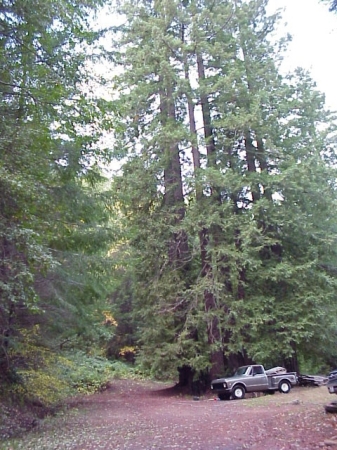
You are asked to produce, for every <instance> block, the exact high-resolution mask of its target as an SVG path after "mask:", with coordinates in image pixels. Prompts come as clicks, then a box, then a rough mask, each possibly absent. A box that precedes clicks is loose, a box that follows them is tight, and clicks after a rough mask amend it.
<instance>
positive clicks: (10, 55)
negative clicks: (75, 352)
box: [0, 0, 102, 374]
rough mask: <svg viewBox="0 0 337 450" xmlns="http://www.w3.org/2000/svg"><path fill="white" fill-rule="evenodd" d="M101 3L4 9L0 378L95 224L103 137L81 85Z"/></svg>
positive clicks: (0, 39) (0, 40) (0, 9)
mask: <svg viewBox="0 0 337 450" xmlns="http://www.w3.org/2000/svg"><path fill="white" fill-rule="evenodd" d="M98 5H99V3H98V2H90V1H89V2H85V3H81V4H80V3H78V2H76V1H74V2H70V1H69V2H68V1H59V2H54V3H53V4H52V3H45V2H40V1H37V2H36V1H34V2H30V1H21V0H17V1H5V2H2V4H1V6H0V61H1V64H0V92H1V100H0V133H1V140H0V173H1V176H0V189H1V200H0V242H1V245H0V248H1V264H0V297H1V300H0V349H1V350H0V366H1V373H2V374H6V373H8V372H10V371H11V369H13V361H11V358H10V355H11V353H10V351H11V349H13V344H14V343H15V342H18V341H19V340H20V331H21V330H23V329H24V328H29V327H31V326H32V325H33V324H36V323H38V322H39V321H41V317H39V316H37V314H36V313H37V312H40V313H41V312H42V310H41V306H42V305H41V294H42V297H43V293H42V290H43V289H41V286H42V284H43V278H44V277H45V276H46V274H47V273H52V272H53V271H54V270H56V268H57V267H60V265H62V264H64V255H62V256H60V254H59V253H57V252H56V249H57V247H58V245H59V243H60V241H62V240H66V236H68V237H69V240H68V245H69V243H70V241H71V245H72V248H74V246H75V245H74V241H75V232H74V231H76V238H77V240H78V241H79V240H80V233H79V232H78V230H79V228H81V230H83V229H84V227H83V226H81V225H83V224H84V223H85V224H86V225H88V220H87V217H88V213H89V203H88V199H90V200H91V199H92V196H91V194H90V195H89V194H88V190H87V192H86V188H85V186H89V184H88V183H93V182H94V180H95V178H97V170H95V167H93V160H94V156H95V155H94V146H93V144H94V140H95V137H92V136H89V135H88V133H87V132H86V127H87V126H89V125H90V124H92V123H93V122H94V121H95V117H97V108H96V107H95V105H94V104H93V102H92V103H91V104H90V103H89V102H88V101H87V99H86V98H85V94H83V91H82V90H81V83H82V82H83V81H84V80H85V77H84V71H83V68H84V63H85V55H84V51H83V50H84V49H83V46H84V43H85V42H90V41H92V39H93V38H94V36H95V35H94V33H91V32H89V31H88V30H89V29H88V19H89V17H90V15H91V14H92V12H93V11H94V10H95V8H97V7H98ZM80 48H82V50H80ZM90 134H91V133H90ZM84 179H86V180H87V181H84ZM70 208H71V211H70ZM80 210H81V212H79V211H80ZM96 211H97V207H96ZM101 211H102V209H101ZM91 214H92V212H91ZM100 219H102V213H101V217H100ZM100 219H99V220H100ZM72 220H74V221H76V222H77V223H76V224H75V223H74V222H72ZM91 224H92V218H91ZM87 231H89V233H90V226H87ZM89 233H88V232H87V234H86V238H85V239H83V234H82V236H81V237H82V242H81V245H82V249H83V250H84V251H88V248H89V247H90V250H89V252H90V251H91V248H92V245H91V246H88V244H87V243H86V244H85V245H84V240H86V241H87V240H88V236H89V235H90V234H89ZM70 235H71V238H70ZM79 248H80V244H77V246H76V250H77V251H78V250H79ZM66 264H67V263H66ZM64 268H65V267H64V266H63V269H64ZM48 276H49V275H48ZM39 294H40V296H39ZM49 294H50V292H49ZM51 297H52V296H51V295H47V296H45V297H44V300H46V301H47V303H48V302H49V301H51ZM47 299H48V300H47ZM49 306H50V305H49Z"/></svg>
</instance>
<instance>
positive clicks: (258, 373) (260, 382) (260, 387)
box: [250, 366, 269, 391]
mask: <svg viewBox="0 0 337 450" xmlns="http://www.w3.org/2000/svg"><path fill="white" fill-rule="evenodd" d="M250 381H251V383H250V387H251V389H252V391H265V390H267V389H268V387H269V384H268V377H267V375H266V374H265V371H264V369H263V367H262V366H253V367H252V379H251V380H250Z"/></svg>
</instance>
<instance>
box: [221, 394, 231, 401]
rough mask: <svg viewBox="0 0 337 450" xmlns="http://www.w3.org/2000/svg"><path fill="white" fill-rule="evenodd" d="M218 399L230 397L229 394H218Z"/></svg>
mask: <svg viewBox="0 0 337 450" xmlns="http://www.w3.org/2000/svg"><path fill="white" fill-rule="evenodd" d="M218 397H219V400H229V399H230V398H231V394H218Z"/></svg>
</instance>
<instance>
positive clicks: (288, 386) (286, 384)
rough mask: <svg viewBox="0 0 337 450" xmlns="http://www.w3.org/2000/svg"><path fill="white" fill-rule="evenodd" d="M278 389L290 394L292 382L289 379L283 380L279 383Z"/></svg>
mask: <svg viewBox="0 0 337 450" xmlns="http://www.w3.org/2000/svg"><path fill="white" fill-rule="evenodd" d="M278 390H279V391H280V392H281V393H282V394H289V392H290V390H291V384H290V383H289V381H287V380H281V381H280V383H279V385H278Z"/></svg>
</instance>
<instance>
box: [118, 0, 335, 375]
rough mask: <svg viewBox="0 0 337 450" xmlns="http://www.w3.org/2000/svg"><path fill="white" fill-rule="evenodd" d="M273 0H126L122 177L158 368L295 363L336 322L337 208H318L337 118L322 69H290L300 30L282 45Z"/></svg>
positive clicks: (139, 308) (139, 291)
mask: <svg viewBox="0 0 337 450" xmlns="http://www.w3.org/2000/svg"><path fill="white" fill-rule="evenodd" d="M266 4H267V2H266V1H264V0H253V1H250V2H240V1H231V2H227V1H226V2H225V1H224V2H217V3H216V4H214V3H213V2H210V3H209V2H207V1H205V2H202V3H200V2H193V1H191V2H178V1H177V2H173V3H172V2H170V3H167V2H165V1H162V2H153V3H152V2H150V3H148V2H147V3H142V2H139V3H137V4H136V5H135V4H134V3H133V4H130V3H128V2H125V3H123V5H124V7H125V9H124V10H123V13H124V14H125V16H126V19H127V20H126V24H124V25H123V28H122V29H121V30H120V31H121V36H122V37H121V41H120V53H119V54H115V55H114V57H115V60H116V61H118V62H119V63H120V64H121V65H122V66H123V67H124V69H125V71H124V72H123V74H122V76H121V77H119V78H118V79H117V81H116V82H117V86H119V87H120V88H121V89H120V103H119V105H120V108H119V114H120V117H121V121H120V122H121V123H120V130H122V131H121V133H120V134H119V135H118V136H117V139H118V140H117V145H116V151H117V152H118V153H117V154H119V155H120V156H121V157H125V158H126V163H125V164H124V166H123V175H122V176H121V177H119V178H116V179H115V180H114V186H113V190H114V195H115V197H114V198H115V199H116V201H118V202H119V205H120V208H121V211H122V213H123V214H124V216H125V220H126V224H125V229H126V230H127V236H128V239H129V244H130V249H131V250H132V266H131V267H132V270H133V271H134V273H135V277H134V278H133V280H134V293H133V310H134V315H135V318H136V319H135V323H136V324H137V329H138V335H139V339H140V341H139V342H140V345H141V350H140V358H141V360H142V361H143V363H144V365H146V366H147V367H149V369H150V370H152V371H153V372H154V373H156V374H157V375H158V374H163V375H165V376H167V375H168V374H174V373H175V372H176V370H177V369H179V370H180V373H182V372H184V369H185V368H187V369H188V370H187V372H188V373H189V374H190V375H193V374H197V375H198V376H199V377H200V376H201V374H202V373H207V372H210V374H211V376H215V375H217V374H219V373H220V372H221V371H223V370H224V366H223V355H224V356H225V363H226V367H227V368H231V367H234V366H237V365H238V364H241V363H242V362H248V361H251V360H258V361H261V362H267V363H268V361H269V362H270V361H275V359H277V360H278V361H283V362H284V361H286V360H287V359H290V358H292V357H294V355H295V354H296V352H302V354H304V352H305V348H307V346H308V344H309V343H310V342H311V343H312V342H313V341H314V340H315V339H316V338H317V336H319V335H320V333H321V331H322V326H323V324H325V325H328V324H330V325H329V326H331V327H332V328H333V323H331V321H330V317H331V316H332V314H334V301H333V300H334V282H335V281H334V277H333V276H332V274H331V273H330V274H328V273H327V272H326V269H325V268H324V266H325V263H324V261H323V260H324V255H325V254H328V253H331V252H333V249H332V248H331V246H330V245H327V243H328V242H332V241H334V239H335V235H334V227H333V222H334V217H332V215H331V211H330V210H329V209H328V208H327V207H326V206H325V207H324V206H323V205H324V203H321V204H320V207H321V208H323V209H321V210H320V216H322V215H325V216H326V217H327V220H326V222H325V223H324V226H323V224H322V223H321V224H319V221H320V220H319V218H318V216H316V215H315V210H316V207H315V206H314V205H317V199H318V197H319V191H318V186H319V185H321V188H320V189H322V187H323V186H324V192H325V195H326V198H327V199H329V200H328V202H330V203H334V202H335V195H334V193H335V187H334V181H333V180H334V169H333V164H334V160H333V152H331V153H329V151H328V139H329V133H330V132H331V130H329V131H327V130H328V128H329V122H330V118H329V116H328V115H327V114H326V113H325V112H324V109H323V103H322V102H323V99H322V97H321V95H320V94H319V93H318V92H317V91H316V90H315V86H314V84H313V82H312V81H311V80H310V77H308V75H307V74H305V73H304V72H302V71H298V72H297V73H295V74H293V75H290V76H289V77H282V76H281V75H280V73H279V72H278V68H277V63H278V60H279V51H280V49H281V50H282V49H283V48H284V45H285V42H286V39H285V40H281V41H280V42H279V43H278V44H277V45H276V44H275V45H272V43H271V38H270V37H269V36H271V35H272V32H273V30H274V27H275V24H276V21H277V19H278V16H277V15H275V16H271V17H268V16H267V15H266V11H265V8H266ZM163 99H164V102H163ZM196 111H199V112H200V113H198V112H196ZM198 122H199V123H201V128H202V131H201V132H200V131H198V125H197V124H198ZM328 155H329V157H328ZM178 156H179V158H178ZM178 163H180V166H181V168H180V169H178ZM309 167H310V171H311V172H310V173H308V169H309ZM174 188H176V189H177V190H175V189H174ZM304 188H305V189H306V191H303V189H304ZM168 189H172V191H171V192H172V196H170V195H169V194H170V190H168ZM305 192H311V193H312V197H311V201H310V202H308V196H307V195H306V194H305ZM295 193H296V194H295ZM294 194H295V196H298V197H296V198H295V197H294ZM169 199H170V200H169ZM183 200H184V201H183ZM180 208H181V209H180ZM308 208H309V209H308ZM314 217H315V218H314ZM316 226H318V227H319V229H320V231H319V232H315V233H314V231H313V228H315V227H316ZM312 227H313V228H312ZM323 230H324V231H323ZM313 233H314V234H313ZM313 235H315V238H314V239H313V238H312V237H313ZM324 235H328V236H329V238H328V239H325V238H324V239H323V236H324ZM186 236H187V238H188V244H189V245H188V249H187V248H186V252H185V251H184V250H183V249H185V242H186ZM319 236H320V237H319ZM297 240H298V242H301V245H300V244H298V245H295V242H296V241H297ZM305 241H307V242H308V245H307V246H306V245H305V244H304V243H305ZM178 243H179V244H181V245H183V247H179V245H178ZM309 244H310V245H309ZM172 245H173V249H175V252H174V253H173V252H172ZM299 249H301V250H300V251H298V250H299ZM173 254H174V255H175V258H172V255H173ZM178 254H179V258H177V255H178ZM313 255H316V256H317V258H315V259H313ZM318 255H319V256H318ZM329 259H331V260H333V259H334V255H331V258H330V257H329ZM173 260H174V261H175V262H176V263H177V262H178V264H177V265H175V264H172V261H173ZM311 271H312V273H311ZM298 273H302V274H305V275H304V276H302V277H301V283H300V284H299V281H298ZM323 280H325V283H324V282H323ZM313 284H314V286H316V287H315V289H314V287H313ZM296 286H297V288H298V289H296ZM312 292H315V298H316V300H315V301H313V297H312V295H311V294H312ZM323 299H326V301H324V300H323ZM309 304H310V307H311V308H310V309H309V308H308V307H307V306H308V305H309ZM322 311H324V313H323V312H322ZM328 311H329V312H328ZM317 314H321V317H322V322H320V323H318V322H316V323H315V324H313V317H314V316H315V315H317ZM274 335H276V336H277V338H275V337H274ZM271 336H273V338H272V339H271V338H270V337H271ZM275 339H277V350H276V352H275V345H274V341H275ZM321 342H322V340H321ZM275 354H276V355H277V356H275Z"/></svg>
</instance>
